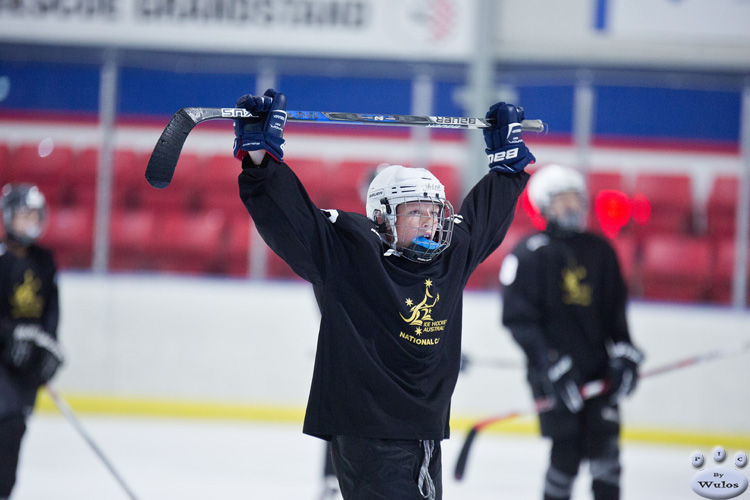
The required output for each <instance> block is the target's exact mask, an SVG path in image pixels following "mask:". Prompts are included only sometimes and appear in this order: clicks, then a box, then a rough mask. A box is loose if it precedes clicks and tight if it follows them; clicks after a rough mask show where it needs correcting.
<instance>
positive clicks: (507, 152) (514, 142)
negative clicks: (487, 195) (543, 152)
mask: <svg viewBox="0 0 750 500" xmlns="http://www.w3.org/2000/svg"><path fill="white" fill-rule="evenodd" d="M525 116H526V115H525V113H524V111H523V108H522V107H520V106H514V105H512V104H507V103H504V102H498V103H497V104H493V105H492V106H491V107H490V109H489V111H487V115H486V116H485V118H488V119H493V120H495V124H494V125H493V126H492V127H488V128H485V129H483V132H484V142H485V143H486V144H487V149H485V152H486V153H487V159H488V161H489V166H490V170H496V171H500V172H520V171H522V170H523V169H524V168H526V165H528V164H529V163H534V162H535V161H536V158H534V155H532V154H531V152H530V151H529V149H528V148H527V147H526V144H524V143H523V137H522V135H521V122H522V121H523V119H524V117H525Z"/></svg>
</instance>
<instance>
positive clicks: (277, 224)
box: [234, 90, 534, 500]
mask: <svg viewBox="0 0 750 500" xmlns="http://www.w3.org/2000/svg"><path fill="white" fill-rule="evenodd" d="M285 106H286V98H285V96H284V95H283V94H277V93H276V92H274V91H273V90H269V91H267V92H266V94H265V95H264V96H251V95H247V96H243V97H241V98H240V99H239V100H238V102H237V107H242V108H245V109H247V110H248V111H250V112H252V113H253V114H255V115H256V116H257V118H253V119H244V120H242V121H238V122H237V124H236V127H235V133H236V140H235V149H234V154H235V157H237V158H240V159H242V173H241V174H240V176H239V183H240V197H241V199H242V201H243V202H244V204H245V206H246V207H247V210H248V212H249V213H250V215H251V216H252V218H253V220H254V222H255V225H256V227H257V228H258V231H259V232H260V234H261V236H262V237H263V239H264V240H265V241H266V243H268V245H269V246H270V247H271V249H273V251H274V252H276V253H277V254H278V255H279V256H281V257H282V258H283V259H284V260H286V262H287V263H288V264H289V265H290V266H291V267H292V269H294V271H295V272H296V273H297V274H299V275H300V276H301V277H302V278H304V279H306V280H307V281H309V282H310V283H311V284H312V285H313V289H314V292H315V296H316V299H317V301H318V305H319V308H320V312H321V322H320V329H319V333H318V347H317V352H316V356H315V369H314V372H313V377H312V387H311V389H310V396H309V399H308V405H307V412H306V415H305V423H304V428H303V431H304V432H305V433H306V434H309V435H312V436H316V437H319V438H322V439H325V440H327V441H330V443H331V458H332V462H333V465H334V469H335V472H336V476H337V478H338V482H339V486H340V488H341V493H342V494H343V496H344V498H345V499H363V498H389V499H391V498H393V499H395V498H398V499H399V500H409V499H415V500H417V499H419V500H421V499H423V498H430V499H439V498H441V497H442V473H441V446H440V442H441V440H442V439H445V438H448V437H449V433H450V429H449V419H450V400H451V396H452V394H453V390H454V388H455V384H456V380H457V378H458V372H459V367H460V360H461V307H462V300H463V289H464V286H465V285H466V282H467V281H468V279H469V276H470V275H471V273H472V272H473V271H474V269H476V267H477V266H478V265H479V263H480V262H482V260H484V259H485V258H486V257H487V256H488V255H490V254H491V253H492V252H493V251H494V250H495V249H496V248H497V247H498V246H499V244H500V242H501V241H502V239H503V237H504V236H505V233H506V231H507V229H508V226H509V225H510V223H511V221H512V219H513V215H514V210H515V205H516V201H517V199H518V196H519V195H520V194H521V192H522V190H523V188H524V186H525V184H526V180H527V178H528V175H527V174H526V173H524V172H523V169H524V168H525V166H526V165H527V164H529V163H530V162H533V161H534V157H533V156H532V155H531V153H530V152H529V151H528V149H527V148H526V145H525V144H524V143H523V140H522V137H521V128H520V122H521V120H523V110H521V109H520V108H517V107H516V106H513V105H510V104H505V103H498V104H496V105H494V106H492V107H491V108H490V111H489V112H488V114H487V115H488V117H491V118H494V119H495V120H496V121H497V125H496V126H495V127H493V128H491V129H486V132H485V139H486V142H487V151H486V152H487V154H488V158H489V159H490V162H489V166H490V170H491V171H490V172H489V173H488V174H487V175H486V176H485V177H484V178H483V179H482V180H480V181H479V183H477V185H476V186H475V187H474V188H473V189H472V190H471V192H470V193H469V194H468V196H467V197H466V199H465V200H464V202H463V204H462V206H461V209H460V210H459V212H458V213H457V214H454V212H453V208H452V206H451V204H450V203H449V202H448V200H446V199H445V190H444V188H443V186H442V184H440V182H439V181H438V180H437V179H436V178H435V177H434V176H433V175H432V174H431V173H429V172H428V171H426V170H422V169H409V168H405V167H402V166H391V167H388V168H385V169H383V170H382V171H381V172H379V173H378V175H376V177H375V178H374V179H373V181H372V183H371V184H370V186H369V189H368V194H367V202H366V211H367V213H366V215H364V214H359V213H351V212H342V211H338V210H319V209H318V208H317V207H315V206H314V204H313V203H312V201H311V200H310V198H309V197H308V196H307V193H306V192H305V189H304V186H302V184H301V183H300V182H299V180H298V178H297V177H296V176H295V175H294V173H293V172H292V170H291V169H290V168H289V167H288V166H287V165H285V164H284V163H283V162H282V161H281V160H282V158H283V148H282V146H283V143H284V140H283V138H282V133H283V129H284V125H285V122H286V113H285V111H284V110H285ZM279 356H283V353H279Z"/></svg>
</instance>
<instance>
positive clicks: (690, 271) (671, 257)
mask: <svg viewBox="0 0 750 500" xmlns="http://www.w3.org/2000/svg"><path fill="white" fill-rule="evenodd" d="M710 274H711V250H710V246H709V240H708V239H707V238H695V237H691V236H682V235H667V234H661V235H652V236H650V237H649V238H648V239H646V240H645V242H644V246H643V275H642V286H643V297H644V298H646V299H657V300H672V301H682V302H695V301H702V300H705V299H706V298H707V292H708V285H709V280H710Z"/></svg>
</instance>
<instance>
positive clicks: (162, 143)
mask: <svg viewBox="0 0 750 500" xmlns="http://www.w3.org/2000/svg"><path fill="white" fill-rule="evenodd" d="M254 116H255V115H253V114H252V113H250V112H249V111H247V110H246V109H243V108H182V109H180V110H179V111H178V112H177V113H175V114H174V116H172V119H171V120H169V123H168V124H167V126H166V127H165V128H164V131H163V132H162V134H161V137H159V140H158V141H157V143H156V146H154V150H153V152H152V153H151V158H150V159H149V161H148V166H147V167H146V179H147V180H148V183H149V184H151V185H152V186H153V187H155V188H157V189H164V188H165V187H167V186H168V185H169V183H170V182H172V176H173V175H174V169H175V167H176V166H177V160H178V159H179V157H180V152H181V151H182V146H183V145H184V144H185V139H187V136H188V134H189V133H190V131H191V130H193V127H195V126H196V125H197V124H199V123H201V122H204V121H206V120H216V119H228V120H235V119H240V118H252V117H254ZM287 120H289V121H300V122H315V123H350V124H360V125H397V126H413V127H430V128H456V129H480V128H487V127H490V126H491V125H492V124H491V122H490V121H489V120H487V119H485V118H466V117H454V116H414V115H377V114H371V113H336V112H327V111H287ZM521 129H522V130H525V131H529V132H546V131H547V125H546V124H545V123H544V122H542V121H541V120H524V121H522V122H521Z"/></svg>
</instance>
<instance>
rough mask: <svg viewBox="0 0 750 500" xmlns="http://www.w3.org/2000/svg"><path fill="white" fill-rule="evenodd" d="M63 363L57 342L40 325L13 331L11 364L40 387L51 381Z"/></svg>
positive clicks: (25, 326) (27, 326)
mask: <svg viewBox="0 0 750 500" xmlns="http://www.w3.org/2000/svg"><path fill="white" fill-rule="evenodd" d="M62 363H63V355H62V352H61V351H60V347H59V345H58V344H57V341H56V340H55V339H54V338H53V337H52V336H51V335H50V334H48V333H47V332H45V331H44V330H42V329H41V327H40V326H39V325H33V324H20V325H17V326H16V327H15V329H14V330H13V343H12V345H11V347H10V364H11V365H12V366H13V367H15V368H16V369H17V370H18V371H19V372H21V373H23V374H24V375H25V376H27V377H30V378H32V379H33V380H34V381H35V382H36V383H37V384H38V385H41V384H44V383H46V382H47V381H49V380H50V379H51V378H52V377H53V376H54V374H55V372H57V370H58V368H60V365H62Z"/></svg>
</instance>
